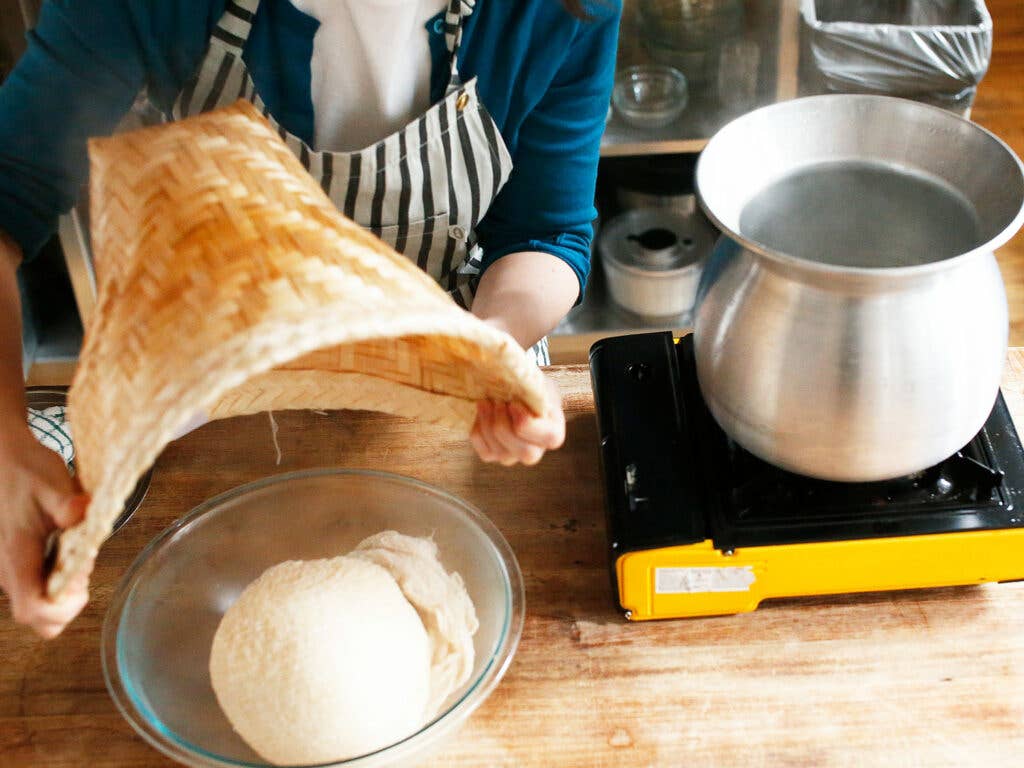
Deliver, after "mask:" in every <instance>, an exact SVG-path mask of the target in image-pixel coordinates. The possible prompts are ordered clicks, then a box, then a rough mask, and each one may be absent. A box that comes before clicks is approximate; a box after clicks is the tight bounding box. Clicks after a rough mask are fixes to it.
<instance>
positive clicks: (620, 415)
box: [590, 333, 1024, 620]
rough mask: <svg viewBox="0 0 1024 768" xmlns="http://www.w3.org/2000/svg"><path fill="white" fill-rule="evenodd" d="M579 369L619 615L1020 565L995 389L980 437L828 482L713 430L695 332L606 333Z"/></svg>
mask: <svg viewBox="0 0 1024 768" xmlns="http://www.w3.org/2000/svg"><path fill="white" fill-rule="evenodd" d="M590 367H591V373H592V376H593V384H594V395H595V400H596V406H597V414H598V421H599V428H600V431H601V448H602V463H603V466H604V476H605V486H606V498H607V522H608V539H609V547H610V554H611V566H612V574H613V580H614V583H615V587H616V591H617V594H618V601H619V604H620V605H621V606H622V608H623V609H624V610H625V611H626V617H627V618H629V619H633V620H642V619H664V618H674V617H682V616H710V615H717V614H729V613H741V612H744V611H752V610H754V609H755V608H756V607H757V606H758V605H759V604H760V602H761V601H762V600H764V599H766V598H772V597H791V596H798V595H822V594H834V593H842V592H864V591H872V590H890V589H913V588H919V587H938V586H948V585H954V584H979V583H983V582H990V581H1013V580H1017V579H1024V514H1022V511H1021V506H1022V504H1024V449H1022V447H1021V442H1020V439H1019V438H1018V436H1017V433H1016V431H1015V430H1014V426H1013V422H1012V420H1011V418H1010V413H1009V411H1008V409H1007V407H1006V403H1005V402H1004V401H1003V397H1002V395H1001V394H1000V395H999V398H998V400H997V402H996V404H995V407H994V408H993V410H992V414H991V416H990V417H989V419H988V421H987V422H986V424H985V426H984V428H983V429H982V430H981V432H979V433H978V435H977V437H975V438H974V440H972V441H971V442H970V443H969V444H968V445H967V446H965V447H964V449H963V450H961V451H960V452H958V453H957V454H955V455H954V456H952V457H950V458H949V459H947V460H946V461H944V462H942V463H940V464H938V465H936V466H935V467H932V468H930V469H927V470H925V471H923V472H919V473H916V474H914V475H911V476H908V477H905V478H900V479H897V480H891V481H886V482H879V483H837V482H828V481H823V480H815V479H811V478H807V477H802V476H800V475H795V474H792V473H789V472H786V471H784V470H781V469H777V468H775V467H773V466H771V465H769V464H767V463H765V462H764V461H761V460H760V459H758V458H756V457H754V456H753V455H751V454H750V453H748V452H746V451H745V450H743V449H742V448H740V447H739V446H738V445H737V444H736V443H734V442H733V441H732V440H731V439H729V438H728V437H727V436H726V435H725V433H724V432H723V431H722V430H721V429H720V428H719V427H718V425H717V424H716V423H715V421H714V419H713V418H712V416H711V414H710V413H709V412H708V410H707V407H706V406H705V404H704V401H703V399H702V397H701V394H700V389H699V387H698V384H697V375H696V367H695V364H694V352H693V341H692V337H684V338H682V339H674V338H673V336H672V334H670V333H648V334H639V335H631V336H623V337H617V338H609V339H604V340H602V341H599V342H598V343H597V344H595V345H594V347H593V348H592V349H591V353H590ZM882 450H884V447H883V448H882Z"/></svg>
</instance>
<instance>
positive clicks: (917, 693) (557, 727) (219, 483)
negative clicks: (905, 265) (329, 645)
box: [0, 350, 1024, 768]
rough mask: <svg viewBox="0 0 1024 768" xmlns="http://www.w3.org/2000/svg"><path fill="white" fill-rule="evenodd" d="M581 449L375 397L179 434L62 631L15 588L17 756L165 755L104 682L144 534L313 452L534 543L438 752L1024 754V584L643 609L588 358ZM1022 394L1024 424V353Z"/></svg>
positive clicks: (576, 404) (568, 383)
mask: <svg viewBox="0 0 1024 768" xmlns="http://www.w3.org/2000/svg"><path fill="white" fill-rule="evenodd" d="M554 374H555V375H556V376H557V378H558V379H559V380H560V382H561V383H562V386H563V390H564V391H565V392H566V395H567V397H566V401H567V409H568V413H569V430H568V432H569V436H568V440H567V444H566V446H565V448H564V449H562V450H561V451H559V452H558V453H556V454H553V455H551V456H549V457H548V458H546V459H545V460H544V461H543V462H542V463H541V465H540V466H539V467H536V468H534V469H522V468H518V469H511V470H509V469H503V468H497V467H488V466H484V465H482V464H481V463H479V462H478V461H476V460H475V458H474V457H473V455H472V453H471V451H470V449H469V448H468V446H467V445H464V444H462V443H461V442H457V441H453V440H452V439H451V438H450V436H447V435H445V434H444V433H442V432H440V431H439V430H435V429H433V428H429V427H424V426H422V425H416V424H412V423H410V422H406V421H402V420H399V419H393V418H389V417H384V416H380V415H374V414H367V413H351V412H348V413H344V412H343V413H330V414H328V415H318V414H315V413H309V412H293V413H279V414H277V420H278V423H279V425H280V435H279V436H280V441H281V449H282V453H283V459H282V461H281V464H280V466H276V465H275V463H274V449H273V446H272V443H271V438H270V430H269V426H268V420H267V418H266V417H265V416H257V417H245V418H239V419H233V420H230V421H225V422H217V423H213V424H209V425H207V426H205V427H203V428H202V429H200V430H198V431H196V432H194V433H192V434H191V435H188V436H187V437H185V438H183V439H182V440H179V441H178V442H176V443H173V444H172V445H170V446H169V447H168V448H167V449H166V450H165V451H164V453H163V455H162V456H161V457H160V459H159V461H158V463H157V465H156V471H155V473H154V476H153V484H152V488H151V490H150V492H149V496H148V498H147V499H146V502H145V504H144V505H143V506H142V508H141V509H140V510H139V511H138V512H137V513H136V515H135V517H134V518H133V519H132V521H131V522H130V523H129V524H128V526H127V527H126V528H124V529H123V530H122V531H121V532H119V533H118V534H117V535H116V536H115V537H114V538H113V539H112V540H111V541H110V542H109V543H108V544H107V545H106V546H105V547H104V549H103V551H102V553H101V555H100V558H99V561H98V563H97V567H96V571H95V576H94V580H93V591H92V602H91V604H90V605H89V607H88V608H87V609H86V611H85V612H84V614H83V615H82V616H81V617H80V618H79V619H78V620H77V621H76V622H75V623H74V624H73V625H72V626H71V627H69V628H68V630H67V631H66V632H65V633H64V634H63V635H62V636H61V637H59V638H58V639H56V640H54V641H51V642H42V641H40V640H37V639H35V638H34V637H33V636H32V635H31V634H30V633H29V632H28V631H26V630H24V629H22V628H19V627H16V626H15V625H13V624H12V623H11V622H10V620H9V618H8V617H7V606H6V602H5V599H0V612H2V614H3V615H2V618H0V766H4V768H7V766H18V767H19V768H20V767H21V766H26V767H27V766H31V767H32V768H37V767H38V768H46V767H49V768H55V767H57V766H61V767H65V766H67V767H70V766H75V767H78V766H92V767H94V768H107V767H112V766H118V767H122V766H123V767H125V768H142V767H143V766H146V767H149V766H165V765H169V764H170V763H169V761H168V760H167V759H166V758H164V757H163V756H162V755H160V754H159V753H158V752H156V751H155V750H153V749H152V748H150V747H149V746H148V745H147V744H146V743H145V742H143V741H142V740H141V739H140V738H139V737H138V736H136V735H135V734H134V732H133V731H132V730H131V728H130V727H129V726H128V724H127V723H126V722H125V721H124V720H122V719H121V717H120V716H119V715H118V713H117V712H116V711H115V709H114V706H113V704H112V703H111V700H110V699H109V697H108V696H107V693H106V690H105V688H104V685H103V679H102V674H101V669H100V656H99V629H100V624H101V621H102V617H103V613H104V611H105V609H106V607H107V604H108V602H109V599H110V594H111V591H112V589H113V587H114V585H115V584H116V582H117V580H118V578H119V576H120V575H121V573H122V572H123V571H124V570H125V569H126V567H127V566H128V564H129V563H130V562H131V561H132V559H133V558H134V557H135V556H136V554H137V553H138V552H139V550H140V549H141V548H142V547H143V546H144V545H145V544H146V542H148V541H149V540H150V539H151V538H152V537H153V536H155V535H156V534H157V533H158V532H159V531H161V530H162V529H163V528H164V527H166V526H167V525H168V524H170V523H171V522H172V521H173V520H174V519H175V518H176V517H178V516H180V515H181V514H183V513H185V512H187V511H188V510H189V509H191V508H192V507H193V506H195V505H196V504H198V503H200V502H201V501H203V500H205V499H207V498H209V497H210V496H212V495H214V494H217V493H220V492H222V491H225V490H227V489H229V488H232V487H234V486H237V485H239V484H242V483H245V482H248V481H250V480H254V479H256V478H259V477H265V476H267V475H270V474H273V473H276V472H283V471H289V470H296V469H302V468H309V467H316V466H347V467H366V468H381V469H387V470H390V471H393V472H399V473H403V474H406V475H411V476H413V477H417V478H420V479H423V480H426V481H428V482H431V483H435V484H438V485H441V486H443V487H445V488H447V489H449V490H451V491H453V492H455V493H456V494H458V495H460V496H462V497H464V498H466V499H467V500H469V501H470V502H471V503H473V504H476V505H478V506H479V507H480V508H481V509H482V510H484V511H485V512H486V513H487V514H488V515H489V516H490V517H491V518H492V519H493V520H494V521H495V522H496V524H497V525H498V526H499V527H500V528H501V530H502V531H503V532H504V534H505V536H506V537H507V538H508V540H509V541H510V543H511V544H512V546H513V548H514V549H515V551H516V553H517V554H518V557H519V560H520V563H521V565H522V568H523V572H524V575H525V580H526V592H527V606H528V609H527V613H528V616H527V621H526V627H525V631H524V634H523V638H522V642H521V645H520V648H519V652H518V654H517V656H516V658H515V660H514V662H513V663H512V666H511V668H510V669H509V672H508V674H507V676H506V678H505V680H504V682H503V683H502V684H501V685H500V686H499V688H498V689H497V690H496V691H495V692H494V694H493V695H492V696H491V698H490V699H489V700H488V701H487V702H486V703H485V704H484V705H483V706H482V707H481V709H480V710H478V711H477V713H476V714H475V715H474V716H473V717H472V718H471V719H470V721H469V722H468V723H467V724H466V726H465V727H464V728H463V729H462V731H461V732H460V733H459V735H458V736H457V737H456V738H455V739H454V740H453V741H451V742H450V743H449V744H448V745H447V746H446V748H445V749H444V750H443V751H442V752H441V753H439V754H437V755H436V756H435V757H434V758H432V761H431V762H429V763H428V766H453V767H458V768H463V767H465V768H469V767H470V766H472V767H473V768H476V767H477V766H488V767H491V766H509V767H512V766H516V767H517V768H518V767H520V766H545V767H547V766H569V767H576V766H578V767H579V768H599V767H602V766H693V767H697V766H714V768H723V767H724V766H772V767H773V768H774V767H775V766H857V767H858V768H861V767H862V766H901V767H904V766H929V767H931V766H943V765H949V766H953V765H956V766H965V765H966V766H986V767H996V766H1010V765H1021V764H1022V762H1021V761H1022V760H1024V729H1022V728H1021V725H1020V724H1021V722H1022V721H1024V583H1017V584H1002V585H986V586H980V587H963V588H951V589H934V590H919V591H912V592H888V593H876V594H867V595H854V596H838V597H821V598H804V599H794V600H781V601H776V602H772V603H767V604H765V605H763V606H762V607H761V608H760V609H759V610H757V611H756V612H754V613H751V614H747V615H742V616H729V617H719V618H705V619H690V620H679V621H666V622H654V623H646V624H629V623H627V622H625V621H624V620H623V618H622V616H621V615H620V613H619V611H618V610H617V608H616V606H615V604H614V602H613V599H612V594H611V588H610V584H609V577H608V570H607V561H606V552H605V531H604V520H603V499H602V491H601V484H600V481H599V472H600V469H599V465H598V455H597V449H598V446H597V434H596V427H595V420H594V418H593V410H592V408H593V406H592V400H591V396H590V391H589V377H588V373H587V370H586V369H585V368H583V367H564V368H559V369H556V370H555V372H554ZM1004 392H1005V394H1006V397H1007V400H1008V401H1009V402H1010V406H1011V409H1012V410H1013V411H1014V413H1015V416H1016V418H1017V420H1018V423H1021V424H1024V420H1022V417H1024V351H1020V350H1015V351H1014V352H1012V353H1011V356H1010V360H1009V364H1008V366H1007V371H1006V379H1005V386H1004Z"/></svg>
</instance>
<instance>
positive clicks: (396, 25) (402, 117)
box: [291, 0, 446, 152]
mask: <svg viewBox="0 0 1024 768" xmlns="http://www.w3.org/2000/svg"><path fill="white" fill-rule="evenodd" d="M291 2H292V3H293V4H294V5H295V7H296V8H298V9H299V10H300V11H302V12H303V13H305V14H307V15H309V16H312V17H313V18H315V19H316V20H317V21H319V22H320V28H319V29H318V30H317V32H316V35H315V36H314V37H313V59H312V61H311V62H310V75H311V82H310V90H311V92H312V97H313V118H314V139H313V144H314V147H315V148H316V149H318V150H330V151H334V152H347V151H352V150H355V149H362V148H364V147H368V146H370V145H372V144H375V143H376V142H378V141H380V140H381V139H383V138H384V137H385V136H388V135H390V134H392V133H394V132H395V131H397V130H398V129H399V128H401V127H402V126H404V125H405V124H406V123H408V122H410V121H411V120H412V119H413V118H414V117H416V116H417V115H418V114H420V113H422V112H424V111H426V109H427V108H428V107H429V106H430V70H431V59H430V44H429V42H428V35H427V31H426V29H425V28H424V26H425V25H426V23H427V21H428V20H429V19H430V17H432V16H434V15H435V14H436V13H437V12H438V11H440V10H442V9H443V8H444V7H445V5H446V4H445V3H444V0H291Z"/></svg>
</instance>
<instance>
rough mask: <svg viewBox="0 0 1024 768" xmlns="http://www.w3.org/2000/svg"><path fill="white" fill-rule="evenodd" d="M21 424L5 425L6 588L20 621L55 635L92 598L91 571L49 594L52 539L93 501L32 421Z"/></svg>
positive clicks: (0, 559)
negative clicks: (47, 557) (35, 430)
mask: <svg viewBox="0 0 1024 768" xmlns="http://www.w3.org/2000/svg"><path fill="white" fill-rule="evenodd" d="M4 426H6V425H4ZM21 427H22V424H19V425H18V427H17V428H15V429H13V430H11V429H0V488H3V489H4V492H3V497H2V498H0V504H2V506H0V589H2V590H3V591H4V592H6V593H7V596H8V597H9V598H10V610H11V615H12V616H13V618H14V620H15V621H17V622H19V623H21V624H27V625H28V626H30V627H32V629H34V630H35V631H36V632H37V633H38V634H39V635H41V636H42V637H45V638H51V637H55V636H56V635H58V634H60V632H61V630H62V629H64V627H65V626H66V625H67V624H68V622H70V621H71V620H72V619H73V618H74V617H75V616H77V615H78V613H79V612H80V611H81V610H82V608H84V607H85V604H86V603H87V602H88V599H89V595H88V575H86V574H83V575H82V576H80V577H77V578H75V579H73V580H72V581H71V583H70V584H69V585H68V587H67V589H66V590H65V591H64V592H63V593H62V594H61V596H60V597H59V598H57V599H55V600H51V599H50V598H48V597H47V596H46V581H45V574H44V573H43V559H44V554H45V551H46V542H47V539H48V538H49V536H50V534H51V533H52V532H53V531H55V530H57V529H59V528H67V527H69V526H72V525H74V524H75V523H78V522H79V521H80V520H81V519H82V518H83V516H84V515H85V508H86V506H87V504H88V499H87V497H86V496H85V495H84V494H82V493H81V492H80V491H79V489H78V487H77V485H76V484H75V481H74V480H73V479H72V477H71V475H70V474H69V473H68V471H67V467H66V466H65V465H64V461H63V459H61V457H60V456H58V455H57V454H56V453H54V452H53V451H51V450H50V449H49V448H46V447H44V446H43V445H41V444H40V443H39V442H38V441H37V440H36V439H35V437H33V435H32V433H31V432H30V431H29V430H28V427H27V425H24V428H23V429H22V428H21Z"/></svg>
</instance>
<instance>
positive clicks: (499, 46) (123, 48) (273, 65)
mask: <svg viewBox="0 0 1024 768" xmlns="http://www.w3.org/2000/svg"><path fill="white" fill-rule="evenodd" d="M223 11H224V0H47V2H45V3H44V4H43V7H42V12H41V14H40V18H39V22H38V24H37V26H36V27H35V29H34V30H33V31H32V32H30V33H29V36H28V43H29V45H28V50H27V52H26V53H25V55H24V56H23V57H22V59H21V60H20V61H19V63H18V65H17V67H15V69H14V71H13V72H12V73H11V74H10V76H9V77H8V79H7V80H6V82H5V83H4V84H3V86H2V87H0V230H2V231H5V232H7V233H8V234H9V235H10V236H11V237H12V238H13V239H14V240H15V241H16V242H17V243H18V244H19V245H20V246H21V248H22V251H23V252H24V253H25V254H26V256H27V257H31V255H33V254H34V253H35V252H36V251H37V250H38V249H39V248H40V247H41V245H42V244H43V243H44V242H45V241H46V239H47V238H48V237H49V236H50V235H51V234H52V232H53V231H54V229H55V226H56V219H57V216H58V214H59V213H61V212H64V211H67V210H69V209H70V208H71V206H72V205H73V203H74V200H75V197H76V195H77V193H78V190H79V189H80V188H81V186H82V184H83V182H84V181H85V179H86V174H87V169H88V163H87V155H86V141H87V139H88V138H89V137H92V136H100V135H106V134H109V133H110V132H112V131H113V130H114V128H115V127H116V125H117V123H118V122H119V121H120V120H121V118H122V117H123V116H124V114H125V113H126V112H127V111H128V110H129V109H130V108H131V105H132V103H133V101H134V100H135V97H136V96H137V94H138V93H139V92H140V91H141V90H142V89H143V88H145V89H146V91H147V93H148V95H149V98H150V100H151V101H152V102H153V103H154V104H155V106H156V107H157V108H159V109H160V110H162V111H164V112H166V113H169V112H170V108H171V105H172V104H173V102H174V100H175V98H176V97H177V95H178V93H179V92H180V91H181V89H182V87H183V86H184V84H185V82H186V81H187V80H188V79H189V77H190V76H191V75H192V73H193V72H194V71H195V69H196V67H197V66H198V65H199V62H200V61H201V59H202V57H203V55H204V53H205V51H206V46H207V42H208V40H209V38H210V34H211V31H212V29H213V27H214V25H215V24H216V23H217V20H218V19H219V18H220V16H221V14H222V13H223ZM588 11H589V13H590V16H591V18H590V19H589V20H587V21H580V20H578V19H575V18H573V17H572V16H570V15H569V14H568V13H567V12H566V11H565V10H564V9H563V7H562V5H561V3H560V2H559V0H477V2H476V8H475V10H474V12H473V15H472V16H471V17H470V18H469V20H468V21H467V23H466V28H465V30H464V33H463V42H462V46H461V48H460V49H459V54H458V55H459V72H460V75H461V76H462V78H463V80H468V79H469V78H471V77H478V78H479V81H478V90H479V93H480V97H481V100H482V101H483V103H484V104H485V105H486V106H487V109H488V111H489V112H490V113H491V116H492V117H493V118H494V120H495V122H496V123H497V125H498V128H499V130H500V131H501V135H502V137H503V138H504V140H505V143H506V145H507V146H508V148H509V152H510V153H511V155H512V158H513V162H514V169H513V171H512V175H511V178H510V179H509V181H508V184H507V185H506V186H505V188H504V189H503V190H502V191H501V193H500V195H499V196H498V198H497V199H496V200H495V201H494V203H493V205H492V206H491V208H490V210H489V211H488V213H487V215H486V216H485V217H484V218H483V220H482V221H481V222H480V224H479V226H478V229H477V234H478V236H479V239H480V242H481V244H482V245H483V247H484V268H486V267H487V266H489V265H490V264H492V263H493V262H494V261H495V260H497V259H498V258H500V257H501V256H504V255H506V254H508V253H513V252H517V251H529V250H539V251H543V252H546V253H550V254H552V255H554V256H556V257H558V258H560V259H562V260H564V261H565V262H566V263H567V264H569V266H570V267H572V269H573V271H574V272H575V273H576V275H577V277H578V278H579V280H580V286H581V289H582V287H583V285H584V284H585V282H586V277H587V274H588V271H589V251H590V240H591V238H592V236H593V232H592V229H591V222H592V221H593V219H594V215H595V212H594V208H593V202H594V201H593V197H594V185H595V182H596V178H597V164H598V155H599V149H600V142H601V134H602V132H603V130H604V121H605V116H606V114H607V110H608V99H609V94H610V90H611V86H612V80H613V77H614V67H615V52H616V45H617V39H618V26H619V15H620V13H621V0H600V1H599V2H593V3H591V4H590V5H589V6H588ZM434 22H435V20H432V21H431V23H428V24H427V27H426V29H425V30H424V34H427V35H429V36H430V48H431V51H432V57H433V65H432V76H431V92H432V93H431V95H432V100H434V101H437V100H439V99H440V98H441V96H442V95H443V90H444V87H445V84H446V81H447V76H448V61H447V58H448V54H447V50H446V48H445V44H444V36H443V28H442V27H441V25H439V24H436V23H434ZM318 26H319V23H318V22H317V21H316V20H315V19H313V18H311V17H309V16H307V15H305V14H303V13H302V12H301V11H299V10H298V9H297V8H295V7H294V6H293V5H292V4H291V3H290V2H289V0H262V2H261V3H260V6H259V10H258V11H257V13H256V17H255V20H254V24H253V30H252V34H251V35H250V37H249V40H248V43H247V44H246V47H245V50H244V53H243V58H244V59H245V61H246V64H247V65H248V67H249V69H250V71H251V72H252V75H253V79H254V80H255V83H256V87H257V89H258V91H259V93H260V95H261V96H262V98H263V100H264V102H265V103H266V104H267V106H268V107H269V109H270V111H271V113H272V114H273V115H274V117H275V118H276V119H277V120H278V121H279V122H281V123H282V124H283V125H284V127H285V128H287V129H288V130H289V131H290V132H291V133H294V134H295V135H297V136H299V137H300V138H302V139H303V140H305V141H306V142H307V143H311V142H312V137H313V104H312V98H311V95H310V94H311V89H310V59H311V57H312V51H313V36H314V34H315V33H316V31H317V28H318ZM581 294H582V290H581Z"/></svg>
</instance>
